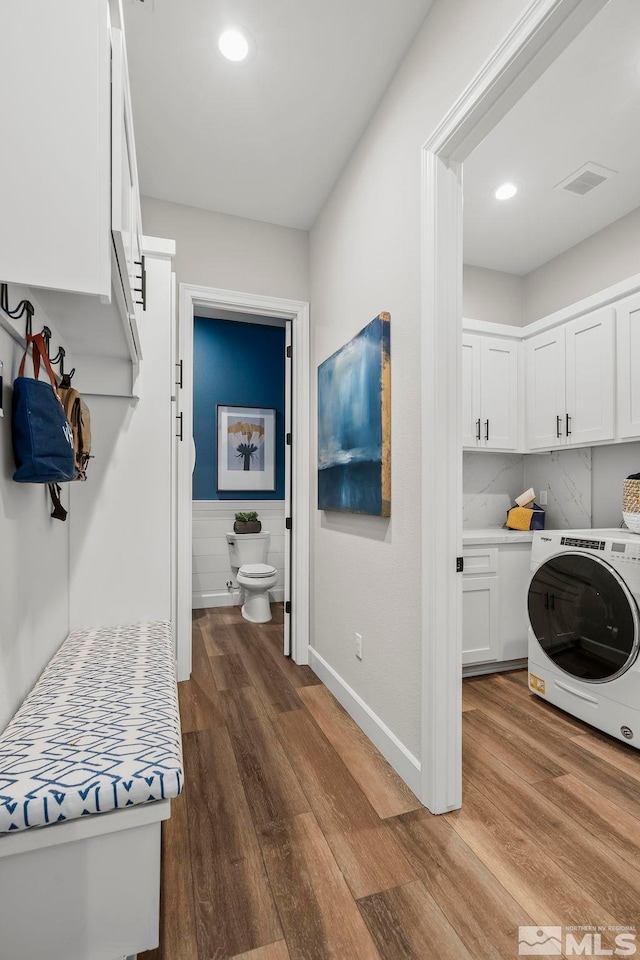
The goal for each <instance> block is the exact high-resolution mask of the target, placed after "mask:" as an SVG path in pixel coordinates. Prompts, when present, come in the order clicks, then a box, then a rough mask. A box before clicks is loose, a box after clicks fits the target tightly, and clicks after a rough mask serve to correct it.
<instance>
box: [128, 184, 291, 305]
mask: <svg viewBox="0 0 640 960" xmlns="http://www.w3.org/2000/svg"><path fill="white" fill-rule="evenodd" d="M142 225H143V229H144V232H145V234H147V235H151V236H155V237H171V238H172V239H173V240H175V241H176V245H177V252H176V258H175V261H174V269H175V272H176V277H177V280H178V283H190V284H197V285H201V286H208V287H219V288H222V289H224V290H236V291H240V292H242V293H258V294H264V295H266V296H270V297H284V298H285V299H289V300H308V299H309V234H308V233H307V232H306V231H304V230H293V229H291V228H289V227H279V226H275V225H274V224H271V223H260V222H258V221H257V220H245V219H243V218H242V217H231V216H228V215H227V214H224V213H212V212H211V211H209V210H199V209H197V208H195V207H187V206H184V205H182V204H179V203H168V202H167V201H165V200H155V199H152V198H150V197H143V198H142Z"/></svg>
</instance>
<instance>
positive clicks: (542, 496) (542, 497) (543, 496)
mask: <svg viewBox="0 0 640 960" xmlns="http://www.w3.org/2000/svg"><path fill="white" fill-rule="evenodd" d="M546 505H547V491H546V490H541V491H540V506H541V507H546Z"/></svg>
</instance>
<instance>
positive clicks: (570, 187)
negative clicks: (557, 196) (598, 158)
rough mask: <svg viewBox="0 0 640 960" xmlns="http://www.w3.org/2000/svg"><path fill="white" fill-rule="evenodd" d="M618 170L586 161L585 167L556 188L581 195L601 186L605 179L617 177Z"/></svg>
mask: <svg viewBox="0 0 640 960" xmlns="http://www.w3.org/2000/svg"><path fill="white" fill-rule="evenodd" d="M617 172H618V171H617V170H609V168H608V167H601V166H600V165H599V164H597V163H585V165H584V166H583V167H580V169H579V170H576V171H575V173H572V174H571V175H570V176H568V177H567V178H566V180H563V181H562V182H561V183H558V184H556V186H555V189H556V190H567V191H568V192H569V193H576V194H577V195H578V196H579V197H584V196H585V194H587V193H591V191H592V190H595V188H596V187H599V186H600V184H601V183H604V182H605V180H610V179H611V177H615V175H616V173H617Z"/></svg>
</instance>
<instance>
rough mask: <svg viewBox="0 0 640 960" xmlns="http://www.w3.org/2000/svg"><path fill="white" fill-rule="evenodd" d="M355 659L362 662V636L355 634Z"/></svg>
mask: <svg viewBox="0 0 640 960" xmlns="http://www.w3.org/2000/svg"><path fill="white" fill-rule="evenodd" d="M356 657H357V658H358V660H362V634H361V633H356Z"/></svg>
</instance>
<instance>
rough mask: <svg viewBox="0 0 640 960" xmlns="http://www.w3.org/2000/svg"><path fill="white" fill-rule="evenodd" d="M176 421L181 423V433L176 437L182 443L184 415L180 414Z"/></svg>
mask: <svg viewBox="0 0 640 960" xmlns="http://www.w3.org/2000/svg"><path fill="white" fill-rule="evenodd" d="M176 420H179V421H180V432H179V433H176V437H177V438H178V440H180V442H182V414H181V413H179V414H178V416H177V417H176Z"/></svg>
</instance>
